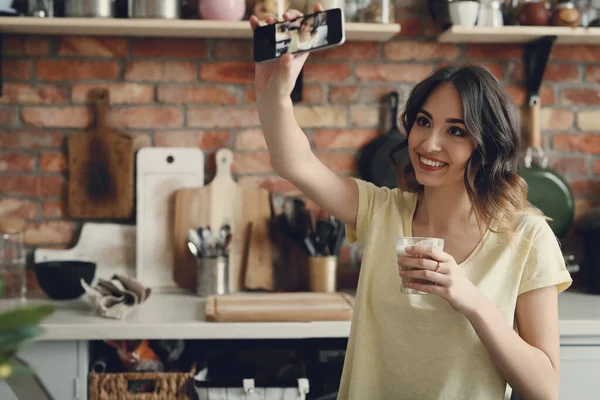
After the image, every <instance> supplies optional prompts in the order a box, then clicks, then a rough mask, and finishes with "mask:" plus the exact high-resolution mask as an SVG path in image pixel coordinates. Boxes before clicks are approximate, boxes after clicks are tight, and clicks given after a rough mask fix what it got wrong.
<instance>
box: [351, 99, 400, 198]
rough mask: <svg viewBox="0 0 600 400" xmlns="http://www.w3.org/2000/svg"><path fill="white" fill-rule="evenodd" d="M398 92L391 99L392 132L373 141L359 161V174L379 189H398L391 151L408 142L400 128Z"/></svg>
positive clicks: (364, 149)
mask: <svg viewBox="0 0 600 400" xmlns="http://www.w3.org/2000/svg"><path fill="white" fill-rule="evenodd" d="M399 97H400V96H399V95H398V92H395V91H394V92H391V93H390V97H389V106H390V114H391V120H392V126H391V128H390V130H389V131H388V132H387V133H385V134H382V135H379V136H378V137H376V138H375V139H373V140H371V141H370V142H369V143H368V144H367V145H366V146H365V147H364V148H363V150H362V152H361V154H360V157H359V160H358V172H359V174H360V176H361V178H363V179H364V180H366V181H368V182H372V183H374V184H375V185H377V186H379V187H388V188H391V189H393V188H396V187H397V186H398V178H397V174H396V171H395V170H394V168H393V166H392V163H391V161H390V150H391V149H392V148H394V147H395V146H397V145H399V144H400V143H402V142H404V141H405V140H406V136H404V135H403V134H402V133H401V132H400V128H399V126H398V101H399Z"/></svg>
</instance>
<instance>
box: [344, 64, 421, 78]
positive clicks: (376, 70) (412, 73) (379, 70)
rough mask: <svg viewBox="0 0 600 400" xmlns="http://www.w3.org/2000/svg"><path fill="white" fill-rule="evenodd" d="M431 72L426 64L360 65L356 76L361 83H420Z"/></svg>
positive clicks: (357, 66)
mask: <svg viewBox="0 0 600 400" xmlns="http://www.w3.org/2000/svg"><path fill="white" fill-rule="evenodd" d="M431 71H432V68H431V66H430V65H425V64H400V63H395V64H359V65H356V70H355V74H356V77H357V78H358V80H359V81H361V82H374V81H385V82H420V81H421V80H423V79H424V78H425V77H427V76H428V75H429V74H430V73H431Z"/></svg>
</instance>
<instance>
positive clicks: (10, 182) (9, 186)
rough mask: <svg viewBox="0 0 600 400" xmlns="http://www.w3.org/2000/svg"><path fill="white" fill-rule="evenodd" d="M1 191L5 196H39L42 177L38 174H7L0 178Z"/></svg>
mask: <svg viewBox="0 0 600 400" xmlns="http://www.w3.org/2000/svg"><path fill="white" fill-rule="evenodd" d="M0 193H2V194H3V195H5V196H26V197H39V195H40V193H41V190H40V178H39V177H37V176H30V175H27V176H17V175H6V176H3V177H2V179H0Z"/></svg>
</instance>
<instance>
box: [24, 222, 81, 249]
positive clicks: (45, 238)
mask: <svg viewBox="0 0 600 400" xmlns="http://www.w3.org/2000/svg"><path fill="white" fill-rule="evenodd" d="M74 231H75V223H73V222H71V221H46V222H38V223H30V224H28V225H27V229H26V231H25V243H26V244H27V245H40V244H65V245H66V244H70V243H71V241H72V240H73V233H74Z"/></svg>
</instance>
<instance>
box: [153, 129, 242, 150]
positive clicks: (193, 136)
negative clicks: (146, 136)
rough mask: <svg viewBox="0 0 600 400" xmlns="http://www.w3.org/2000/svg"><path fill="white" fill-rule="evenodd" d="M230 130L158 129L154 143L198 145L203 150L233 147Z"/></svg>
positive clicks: (177, 145)
mask: <svg viewBox="0 0 600 400" xmlns="http://www.w3.org/2000/svg"><path fill="white" fill-rule="evenodd" d="M230 138H231V134H230V132H229V131H194V130H192V131H165V132H163V131H157V132H155V133H154V144H155V145H156V146H161V147H198V148H200V149H203V150H218V149H220V148H222V147H227V148H229V147H231V139H230Z"/></svg>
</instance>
